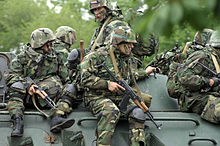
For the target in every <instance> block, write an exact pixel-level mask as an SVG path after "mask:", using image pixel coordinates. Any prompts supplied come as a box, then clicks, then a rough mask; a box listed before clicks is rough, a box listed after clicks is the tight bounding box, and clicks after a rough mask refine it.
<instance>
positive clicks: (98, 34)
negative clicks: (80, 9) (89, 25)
mask: <svg viewBox="0 0 220 146" xmlns="http://www.w3.org/2000/svg"><path fill="white" fill-rule="evenodd" d="M90 12H91V13H92V14H94V16H95V20H96V21H98V22H99V24H100V26H99V28H97V29H96V31H95V33H94V35H93V38H92V40H91V42H90V47H89V49H88V50H89V51H94V50H95V49H96V48H99V47H102V46H105V45H108V44H110V43H111V40H110V38H111V33H112V32H113V30H114V29H115V28H116V27H118V26H127V27H129V26H128V23H127V22H125V21H124V20H123V16H122V13H121V11H120V10H113V9H112V6H111V3H110V0H90Z"/></svg>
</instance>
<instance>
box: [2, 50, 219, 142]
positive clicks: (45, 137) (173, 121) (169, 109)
mask: <svg viewBox="0 0 220 146" xmlns="http://www.w3.org/2000/svg"><path fill="white" fill-rule="evenodd" d="M10 58H13V55H10V53H5V52H4V53H0V102H1V103H0V135H1V136H0V146H32V145H35V146H51V145H53V146H76V145H80V141H81V139H82V138H84V140H85V141H84V143H81V145H85V146H91V145H95V142H94V140H95V129H96V122H97V121H96V117H94V116H93V115H92V114H91V113H90V111H89V109H87V108H86V107H85V106H84V104H83V102H81V103H80V104H79V105H78V106H77V108H75V109H73V112H72V113H71V114H70V115H69V117H71V118H74V119H75V124H74V125H73V126H72V127H70V128H68V129H65V130H62V131H61V133H59V134H54V133H51V132H50V127H49V126H50V120H47V119H46V118H45V117H44V115H42V114H41V113H40V112H38V111H37V110H36V109H26V110H25V118H24V123H25V124H24V125H25V127H24V136H23V137H20V138H16V137H15V138H14V137H11V131H12V128H11V127H12V121H11V119H10V116H9V113H8V111H7V109H6V105H7V100H8V98H7V96H6V95H5V91H6V86H5V82H4V78H3V74H4V72H5V71H6V70H7V68H8V65H9V63H10ZM166 80H167V77H166V76H164V75H159V74H157V75H156V78H155V77H154V76H153V75H151V76H150V77H149V78H147V79H145V80H142V81H139V82H138V84H139V86H140V89H141V91H143V92H145V93H148V94H151V95H152V96H153V98H152V104H151V107H150V111H151V113H152V115H153V116H154V120H155V121H156V122H157V123H158V124H162V127H161V129H160V130H158V129H157V128H156V127H155V125H154V124H153V123H152V122H151V121H150V120H149V119H146V122H145V125H146V126H145V131H146V136H147V145H148V146H187V145H191V146H212V145H216V146H217V145H220V134H219V131H220V125H215V124H212V123H209V122H206V121H204V120H202V119H201V118H200V116H199V115H197V114H195V113H183V112H180V110H179V106H178V104H177V101H176V100H175V99H172V98H170V97H169V95H168V93H167V89H166ZM45 112H48V113H49V110H48V111H47V110H45ZM127 145H129V144H128V123H127V121H126V120H124V119H121V120H120V121H119V123H118V125H117V128H116V131H115V134H114V137H113V141H112V146H127Z"/></svg>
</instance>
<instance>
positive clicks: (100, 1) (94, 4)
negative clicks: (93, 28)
mask: <svg viewBox="0 0 220 146" xmlns="http://www.w3.org/2000/svg"><path fill="white" fill-rule="evenodd" d="M100 7H106V8H107V9H109V10H111V9H112V6H111V2H110V0H90V5H89V10H90V12H91V13H93V10H94V9H96V8H100Z"/></svg>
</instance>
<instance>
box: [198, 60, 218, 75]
mask: <svg viewBox="0 0 220 146" xmlns="http://www.w3.org/2000/svg"><path fill="white" fill-rule="evenodd" d="M197 64H199V65H201V66H202V67H203V68H205V69H207V70H208V71H209V72H211V73H212V74H213V75H214V76H215V77H217V78H219V79H220V73H216V72H214V71H213V70H212V69H210V68H209V67H208V66H206V65H205V64H203V63H201V62H199V61H198V62H197Z"/></svg>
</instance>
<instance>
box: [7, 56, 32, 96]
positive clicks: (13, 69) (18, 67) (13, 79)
mask: <svg viewBox="0 0 220 146" xmlns="http://www.w3.org/2000/svg"><path fill="white" fill-rule="evenodd" d="M27 63H28V57H27V56H26V54H25V53H24V52H22V53H20V54H19V55H17V56H16V57H15V58H14V59H13V60H12V62H11V64H10V66H9V70H8V72H6V73H5V75H4V76H5V81H6V85H7V86H8V87H11V85H12V84H14V83H18V82H20V83H22V84H23V85H24V88H25V89H29V88H30V86H31V84H32V83H31V82H28V81H27V80H26V79H25V77H26V76H27V74H28V73H27V70H28V68H27V66H26V64H27ZM22 92H23V91H22Z"/></svg>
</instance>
